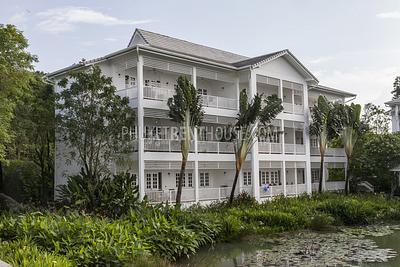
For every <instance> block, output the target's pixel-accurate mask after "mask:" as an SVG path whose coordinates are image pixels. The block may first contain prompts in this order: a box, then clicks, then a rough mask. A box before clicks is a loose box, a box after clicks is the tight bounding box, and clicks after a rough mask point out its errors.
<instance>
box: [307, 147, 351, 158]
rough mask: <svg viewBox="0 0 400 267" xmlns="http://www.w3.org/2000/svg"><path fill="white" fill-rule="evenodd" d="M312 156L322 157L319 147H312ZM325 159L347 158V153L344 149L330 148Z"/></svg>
mask: <svg viewBox="0 0 400 267" xmlns="http://www.w3.org/2000/svg"><path fill="white" fill-rule="evenodd" d="M311 156H320V151H319V148H318V147H311ZM325 157H346V152H345V151H344V148H332V147H328V149H327V150H326V152H325Z"/></svg>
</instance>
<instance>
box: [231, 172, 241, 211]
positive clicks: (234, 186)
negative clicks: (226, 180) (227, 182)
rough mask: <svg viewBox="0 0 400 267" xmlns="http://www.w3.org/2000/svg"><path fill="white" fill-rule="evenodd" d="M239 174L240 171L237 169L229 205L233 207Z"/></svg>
mask: <svg viewBox="0 0 400 267" xmlns="http://www.w3.org/2000/svg"><path fill="white" fill-rule="evenodd" d="M239 173H240V169H236V173H235V179H233V185H232V191H231V195H230V197H229V205H232V202H233V198H234V197H235V189H236V184H237V180H238V178H239Z"/></svg>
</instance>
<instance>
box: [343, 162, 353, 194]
mask: <svg viewBox="0 0 400 267" xmlns="http://www.w3.org/2000/svg"><path fill="white" fill-rule="evenodd" d="M350 163H351V158H350V157H348V158H347V168H346V181H345V186H344V192H345V194H346V195H348V194H349V192H350V178H351V175H352V174H351V169H350V165H351V164H350Z"/></svg>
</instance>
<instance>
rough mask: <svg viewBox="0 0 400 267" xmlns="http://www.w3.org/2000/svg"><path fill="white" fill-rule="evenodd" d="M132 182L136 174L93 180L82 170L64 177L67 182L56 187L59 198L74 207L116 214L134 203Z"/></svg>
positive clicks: (136, 192) (135, 188)
mask: <svg viewBox="0 0 400 267" xmlns="http://www.w3.org/2000/svg"><path fill="white" fill-rule="evenodd" d="M135 182H136V176H135V175H133V174H129V173H120V174H116V175H113V176H112V177H108V176H107V177H103V178H102V179H100V180H99V181H97V182H94V181H93V179H90V177H88V176H87V175H86V174H85V173H84V172H83V170H82V171H81V173H80V174H79V175H73V176H70V177H68V180H67V184H65V185H61V186H60V187H59V189H58V190H59V193H60V197H59V201H60V202H61V203H62V204H64V205H66V206H70V207H72V208H75V209H79V210H85V211H88V212H96V213H97V214H102V215H106V216H109V217H120V216H121V215H123V214H126V213H127V212H128V211H129V210H130V209H132V208H135V207H136V206H137V204H138V201H139V190H138V187H137V186H136V185H135Z"/></svg>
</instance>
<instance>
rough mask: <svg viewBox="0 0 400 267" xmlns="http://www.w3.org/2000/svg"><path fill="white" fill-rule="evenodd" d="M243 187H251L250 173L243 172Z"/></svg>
mask: <svg viewBox="0 0 400 267" xmlns="http://www.w3.org/2000/svg"><path fill="white" fill-rule="evenodd" d="M243 185H251V172H243Z"/></svg>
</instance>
